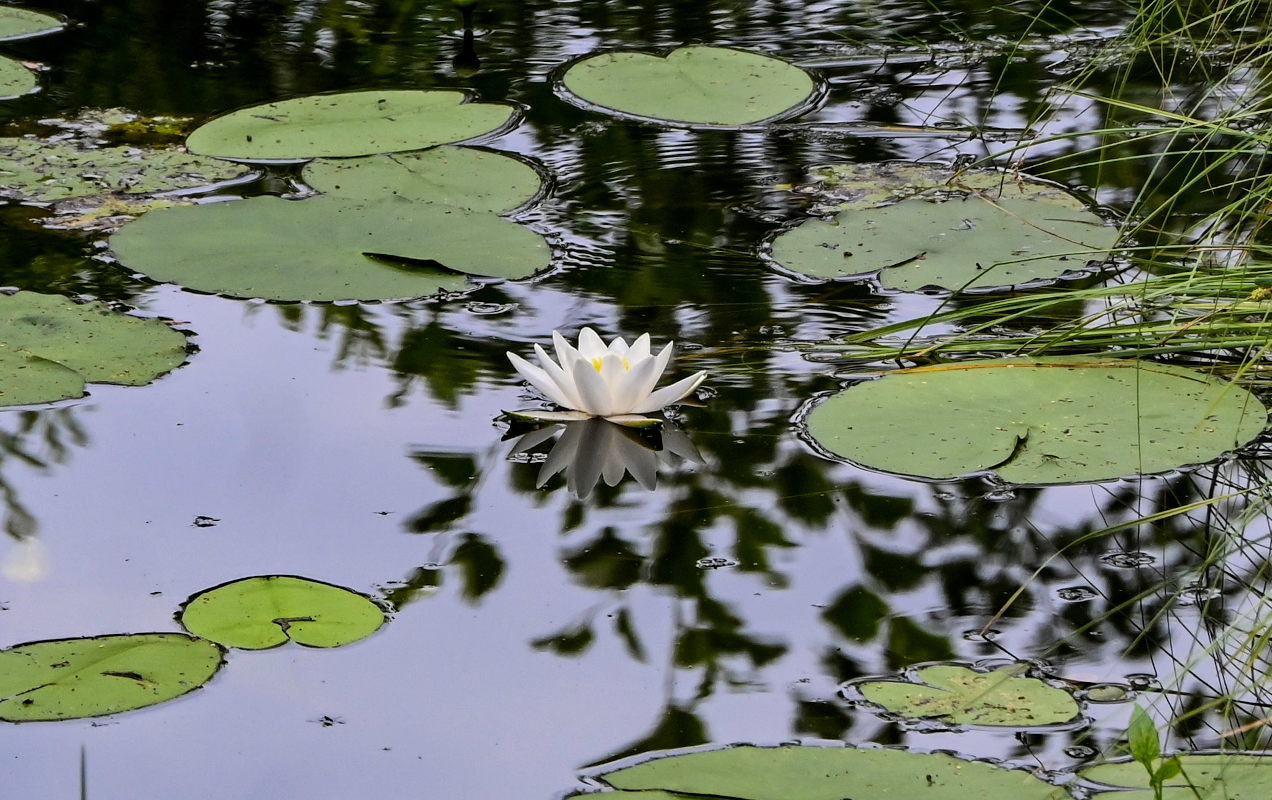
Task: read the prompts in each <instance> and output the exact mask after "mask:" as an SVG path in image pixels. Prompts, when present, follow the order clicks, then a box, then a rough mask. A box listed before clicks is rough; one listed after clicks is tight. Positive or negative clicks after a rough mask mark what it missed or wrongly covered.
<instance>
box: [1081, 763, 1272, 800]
mask: <svg viewBox="0 0 1272 800" xmlns="http://www.w3.org/2000/svg"><path fill="white" fill-rule="evenodd" d="M1179 762H1180V766H1181V767H1182V768H1183V772H1182V773H1181V774H1179V775H1177V776H1175V777H1174V778H1171V779H1168V780H1167V781H1166V785H1165V789H1164V791H1163V792H1162V794H1161V800H1264V798H1267V797H1272V757H1269V756H1267V755H1263V754H1259V753H1181V754H1180V755H1179ZM1078 774H1079V776H1080V777H1081V778H1082V779H1083V780H1084V781H1088V782H1091V783H1094V784H1096V785H1097V786H1096V789H1097V793H1096V794H1095V795H1093V796H1094V797H1098V798H1103V799H1104V800H1154V798H1156V797H1157V795H1156V794H1155V793H1154V791H1153V789H1152V788H1151V787H1150V785H1149V780H1148V771H1147V770H1145V769H1144V766H1143V765H1142V764H1140V763H1138V762H1135V761H1121V762H1117V763H1111V764H1097V765H1096V766H1094V767H1089V768H1087V769H1084V770H1082V771H1081V772H1080V773H1078ZM1190 784H1191V785H1190ZM1101 790H1103V791H1101ZM1127 790H1130V791H1127Z"/></svg>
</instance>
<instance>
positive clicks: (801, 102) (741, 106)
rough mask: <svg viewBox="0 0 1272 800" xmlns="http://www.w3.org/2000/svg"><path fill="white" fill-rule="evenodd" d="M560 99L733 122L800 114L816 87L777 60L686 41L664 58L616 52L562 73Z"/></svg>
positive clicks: (695, 120)
mask: <svg viewBox="0 0 1272 800" xmlns="http://www.w3.org/2000/svg"><path fill="white" fill-rule="evenodd" d="M562 83H563V85H564V87H565V89H566V90H567V93H566V95H565V96H566V97H567V99H571V100H577V101H581V102H580V104H581V105H584V107H589V108H590V107H597V108H598V109H599V110H601V111H605V112H608V113H613V114H619V115H624V116H629V117H636V118H639V119H645V120H657V121H660V122H672V123H682V124H689V125H711V126H724V127H733V126H739V125H750V124H754V123H757V122H766V121H770V120H773V119H777V118H780V117H786V116H790V115H793V114H796V113H799V112H801V111H804V110H805V109H806V108H807V107H808V106H809V104H810V102H811V101H812V100H813V99H814V98H815V96H816V93H817V84H816V83H815V82H814V81H813V79H812V77H811V76H809V74H808V73H807V72H805V71H804V70H802V69H800V68H799V67H797V66H795V65H793V64H788V63H787V62H785V61H782V60H780V59H776V58H771V57H769V56H766V55H761V54H759V53H750V52H747V51H745V50H733V49H731V48H727V47H709V46H705V45H693V46H689V47H680V48H677V49H675V50H673V51H671V52H670V53H668V54H667V55H666V56H659V55H653V54H650V53H631V52H615V53H601V54H599V55H594V56H588V57H587V58H584V59H582V60H581V61H578V62H576V63H575V64H574V65H573V66H571V67H570V68H569V69H568V70H566V72H565V75H564V77H563V78H562Z"/></svg>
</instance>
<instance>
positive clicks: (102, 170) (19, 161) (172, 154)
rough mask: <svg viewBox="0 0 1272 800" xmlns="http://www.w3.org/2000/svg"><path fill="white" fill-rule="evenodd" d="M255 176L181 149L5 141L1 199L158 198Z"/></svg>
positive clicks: (0, 146)
mask: <svg viewBox="0 0 1272 800" xmlns="http://www.w3.org/2000/svg"><path fill="white" fill-rule="evenodd" d="M250 175H251V173H250V172H249V171H248V170H246V169H245V168H243V167H242V166H241V165H238V164H233V163H229V162H226V161H222V160H219V159H215V158H204V157H202V156H196V155H191V154H190V153H187V152H185V151H184V150H182V149H180V148H176V147H165V148H153V149H152V148H138V147H89V146H85V144H84V143H83V142H81V141H76V140H73V139H72V140H67V139H61V140H56V141H50V140H46V139H36V138H11V137H10V138H0V197H7V198H10V199H12V200H19V201H21V202H25V203H51V202H54V201H58V200H66V199H69V198H76V197H88V196H94V195H109V194H117V193H122V194H130V195H136V194H156V193H159V192H171V191H177V190H188V189H196V188H200V187H206V186H211V185H213V184H219V183H224V182H226V181H231V180H236V179H243V178H245V177H248V176H250Z"/></svg>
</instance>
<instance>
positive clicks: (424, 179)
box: [303, 147, 543, 213]
mask: <svg viewBox="0 0 1272 800" xmlns="http://www.w3.org/2000/svg"><path fill="white" fill-rule="evenodd" d="M303 177H304V180H305V183H307V184H309V185H310V186H312V187H313V188H315V189H317V190H318V191H320V192H324V193H326V194H333V195H337V196H339V197H349V198H354V199H360V200H374V199H377V198H383V197H388V196H395V197H401V198H404V199H407V200H413V201H419V202H425V203H438V204H440V205H446V206H454V207H456V208H463V209H467V210H469V211H492V212H495V213H502V212H506V211H512V210H513V209H515V208H517V207H518V206H521V205H524V204H525V203H527V202H529V201H530V200H531V199H533V198H534V197H535V196H536V195H537V194H538V193H539V190H540V188H541V187H542V185H543V181H542V180H541V179H540V178H539V173H538V172H536V171H535V169H534V167H531V166H530V165H529V164H526V163H525V162H524V161H521V160H519V159H516V158H512V157H511V156H506V155H502V154H500V153H494V152H490V151H487V150H477V149H474V148H471V147H434V148H432V149H430V150H422V151H420V152H417V153H393V154H390V155H381V156H366V157H364V158H344V159H319V160H317V161H312V162H310V163H309V164H306V165H305V169H304V172H303Z"/></svg>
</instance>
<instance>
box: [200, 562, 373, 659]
mask: <svg viewBox="0 0 1272 800" xmlns="http://www.w3.org/2000/svg"><path fill="white" fill-rule="evenodd" d="M181 624H182V625H184V626H185V629H186V630H188V631H190V632H191V633H193V634H195V635H197V636H202V637H203V638H205V639H211V640H212V641H214V642H218V643H220V644H223V645H225V646H226V647H238V648H242V649H245V650H264V649H266V648H270V647H278V646H279V645H282V644H286V643H287V642H289V641H292V642H296V643H297V644H303V645H306V646H308V647H339V646H341V645H345V644H349V643H350V642H356V641H358V640H359V639H363V638H365V637H367V636H370V635H371V634H373V633H375V632H376V631H377V630H379V628H380V626H381V625H383V624H384V612H383V611H382V610H380V607H379V606H377V605H376V604H375V603H373V602H371V600H369V599H368V598H367V597H365V596H363V595H360V594H358V593H357V592H354V591H351V590H349V589H344V588H342V587H339V586H332V585H331V584H329V583H322V582H320V581H314V580H309V579H308V578H298V577H294V576H291V575H262V576H259V577H255V578H243V579H242V580H237V581H232V582H230V583H226V584H223V585H221V586H217V587H215V588H212V589H208V590H207V591H204V592H200V593H199V594H197V595H195V596H194V597H192V598H190V600H189V601H188V602H187V603H186V605H185V607H184V608H183V609H182V610H181Z"/></svg>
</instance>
